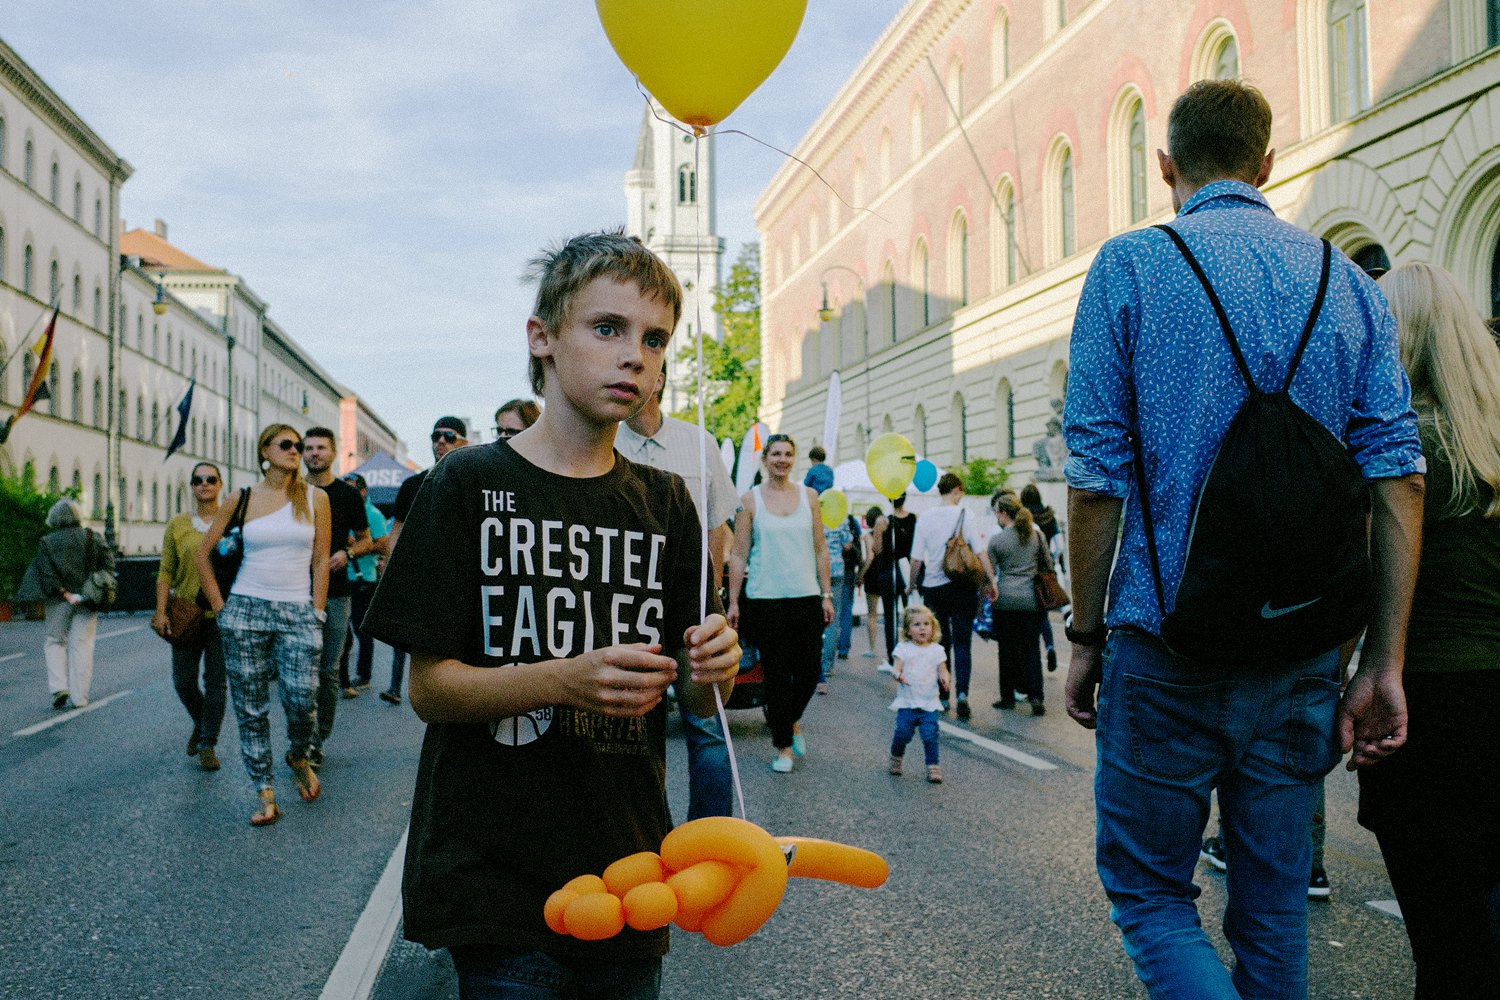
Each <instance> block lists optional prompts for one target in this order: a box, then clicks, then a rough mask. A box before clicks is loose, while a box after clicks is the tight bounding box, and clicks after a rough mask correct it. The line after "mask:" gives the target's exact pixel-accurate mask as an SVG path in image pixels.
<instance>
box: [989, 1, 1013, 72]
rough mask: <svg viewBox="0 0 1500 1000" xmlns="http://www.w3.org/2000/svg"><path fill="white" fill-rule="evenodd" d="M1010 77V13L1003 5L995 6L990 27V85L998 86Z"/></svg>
mask: <svg viewBox="0 0 1500 1000" xmlns="http://www.w3.org/2000/svg"><path fill="white" fill-rule="evenodd" d="M1009 77H1010V14H1009V13H1007V11H1006V10H1005V8H1004V7H996V8H995V23H994V25H993V26H992V27H991V28H990V86H991V87H998V86H999V85H1000V82H1001V81H1002V80H1005V79H1007V78H1009Z"/></svg>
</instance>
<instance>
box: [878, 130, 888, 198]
mask: <svg viewBox="0 0 1500 1000" xmlns="http://www.w3.org/2000/svg"><path fill="white" fill-rule="evenodd" d="M890 186H891V130H890V129H884V130H882V131H881V133H880V189H881V190H882V191H884V190H885V189H886V188H888V187H890Z"/></svg>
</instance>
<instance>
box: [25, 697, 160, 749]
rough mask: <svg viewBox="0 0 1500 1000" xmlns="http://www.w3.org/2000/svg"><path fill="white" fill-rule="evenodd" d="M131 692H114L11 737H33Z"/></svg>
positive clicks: (28, 727)
mask: <svg viewBox="0 0 1500 1000" xmlns="http://www.w3.org/2000/svg"><path fill="white" fill-rule="evenodd" d="M133 690H134V689H133V688H131V689H127V690H125V691H116V692H115V693H114V694H112V695H107V696H106V697H103V698H100V699H99V700H98V701H91V702H89V703H88V704H87V705H85V706H84V707H83V708H75V709H73V710H72V711H69V712H64V713H62V714H61V715H54V716H53V717H52V718H50V719H48V720H47V721H46V722H38V723H37V724H36V725H34V726H27V727H26V728H25V729H17V730H16V731H15V732H14V733H12V734H11V735H13V736H16V737H21V736H34V735H36V734H37V733H40V732H42V731H44V730H47V729H51V728H52V727H53V726H60V725H62V724H63V723H64V722H67V721H68V720H69V719H76V718H78V716H80V715H87V714H88V713H89V712H92V711H93V710H94V709H96V708H103V707H104V706H105V705H108V704H109V703H110V702H112V701H118V700H119V699H121V698H123V697H125V696H126V695H127V694H130V693H132V691H133Z"/></svg>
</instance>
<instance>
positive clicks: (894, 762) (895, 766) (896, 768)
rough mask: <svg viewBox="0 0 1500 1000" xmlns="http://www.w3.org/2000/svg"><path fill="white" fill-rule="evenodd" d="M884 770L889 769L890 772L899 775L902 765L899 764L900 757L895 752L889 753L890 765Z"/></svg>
mask: <svg viewBox="0 0 1500 1000" xmlns="http://www.w3.org/2000/svg"><path fill="white" fill-rule="evenodd" d="M886 770H888V771H890V772H891V773H892V774H895V775H899V774H900V773H901V772H902V770H903V767H902V765H901V758H900V757H897V756H896V755H895V754H891V766H890V767H888V768H886Z"/></svg>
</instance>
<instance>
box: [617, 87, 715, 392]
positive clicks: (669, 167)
mask: <svg viewBox="0 0 1500 1000" xmlns="http://www.w3.org/2000/svg"><path fill="white" fill-rule="evenodd" d="M653 110H654V111H655V112H656V113H655V114H652V111H653ZM657 116H660V117H657ZM669 121H670V119H668V116H667V113H666V112H665V111H663V110H662V109H661V106H660V105H658V104H656V103H655V102H652V106H651V108H648V109H647V110H646V112H645V114H644V115H643V116H642V118H641V133H640V138H639V139H637V141H636V147H635V162H634V164H633V165H632V166H631V168H630V169H629V170H628V171H626V173H625V202H626V206H627V208H626V212H627V215H626V218H627V223H626V232H628V233H629V234H630V235H632V236H639V237H640V238H641V239H642V240H643V241H644V242H645V244H646V245H647V246H648V247H650V248H651V249H652V250H654V251H656V252H657V253H658V254H659V255H660V256H661V258H662V259H663V260H665V261H666V262H667V265H668V266H669V267H671V268H672V270H673V271H674V272H675V273H676V274H677V280H678V281H680V282H682V292H683V299H682V321H681V322H680V323H678V324H677V331H676V333H675V335H674V336H673V338H672V343H673V348H672V351H671V354H672V358H671V360H669V361H668V365H667V373H668V380H667V395H666V399H665V400H664V401H663V406H664V407H665V409H666V410H667V411H668V412H670V411H672V410H677V409H681V408H682V407H684V406H685V405H687V402H688V400H687V398H686V393H685V391H684V390H683V389H682V388H681V386H680V385H679V384H677V383H678V379H677V374H678V371H679V369H680V368H681V367H682V366H681V365H680V364H679V363H678V362H677V361H676V354H677V350H678V349H680V348H681V346H682V345H684V344H687V343H689V342H690V338H691V337H692V336H694V335H696V334H697V333H698V329H699V326H698V324H699V323H700V322H701V323H702V328H703V329H704V330H706V331H707V332H708V334H709V336H711V337H713V338H714V339H715V340H718V339H720V338H722V336H723V331H722V329H721V328H720V326H719V317H718V316H717V315H715V313H714V311H713V304H714V300H713V288H714V286H716V285H717V284H719V282H720V281H722V280H723V274H722V270H723V260H724V240H723V238H722V237H720V236H719V235H718V234H717V233H716V229H717V224H716V220H715V214H714V212H715V204H714V202H715V198H714V138H713V136H711V135H710V136H706V137H704V138H703V139H701V140H699V144H700V145H701V149H700V150H699V151H698V154H697V155H698V163H697V166H696V170H695V169H694V163H693V155H694V153H693V146H694V143H693V138H692V136H689V135H686V134H685V133H683V132H682V131H680V130H679V128H676V127H674V126H673V125H672V124H669ZM700 234H701V235H700ZM700 317H701V319H700Z"/></svg>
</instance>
